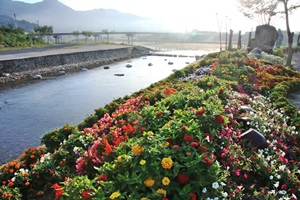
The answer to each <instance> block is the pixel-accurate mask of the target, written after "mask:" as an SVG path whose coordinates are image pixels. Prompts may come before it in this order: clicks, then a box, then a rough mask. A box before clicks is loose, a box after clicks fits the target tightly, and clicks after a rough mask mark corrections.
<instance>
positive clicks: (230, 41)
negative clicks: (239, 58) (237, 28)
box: [228, 29, 233, 51]
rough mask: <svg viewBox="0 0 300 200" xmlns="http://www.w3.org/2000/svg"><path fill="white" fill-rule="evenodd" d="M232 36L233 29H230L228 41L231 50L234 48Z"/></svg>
mask: <svg viewBox="0 0 300 200" xmlns="http://www.w3.org/2000/svg"><path fill="white" fill-rule="evenodd" d="M232 36H233V30H232V29H230V33H229V41H228V50H229V51H231V50H232Z"/></svg>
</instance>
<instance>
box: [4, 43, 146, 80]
mask: <svg viewBox="0 0 300 200" xmlns="http://www.w3.org/2000/svg"><path fill="white" fill-rule="evenodd" d="M149 51H150V49H148V48H144V47H129V46H123V47H119V46H117V47H115V46H112V47H111V48H108V49H98V50H97V49H93V50H86V51H84V49H82V51H80V52H78V51H73V52H72V51H69V52H62V51H59V49H58V50H57V51H56V54H51V53H50V52H49V55H44V54H43V55H42V54H41V53H40V52H35V56H33V57H25V58H24V57H20V58H18V56H17V54H16V56H15V57H16V59H9V60H0V85H1V84H6V83H12V82H13V83H16V82H19V81H24V80H30V79H42V78H43V77H44V76H56V75H63V74H65V73H67V72H73V71H79V70H86V69H89V68H93V67H96V66H101V65H107V64H109V63H112V62H116V61H120V60H125V59H130V58H134V57H140V56H143V55H147V54H148V53H149Z"/></svg>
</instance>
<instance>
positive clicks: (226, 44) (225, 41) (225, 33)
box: [225, 16, 227, 50]
mask: <svg viewBox="0 0 300 200" xmlns="http://www.w3.org/2000/svg"><path fill="white" fill-rule="evenodd" d="M225 18H226V22H225V30H226V33H225V50H227V16H225Z"/></svg>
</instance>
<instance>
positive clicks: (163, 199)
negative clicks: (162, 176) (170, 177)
mask: <svg viewBox="0 0 300 200" xmlns="http://www.w3.org/2000/svg"><path fill="white" fill-rule="evenodd" d="M161 200H169V199H168V198H167V197H164V198H162V199H161Z"/></svg>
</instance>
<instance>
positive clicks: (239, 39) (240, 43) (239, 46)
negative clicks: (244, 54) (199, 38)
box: [237, 31, 242, 49]
mask: <svg viewBox="0 0 300 200" xmlns="http://www.w3.org/2000/svg"><path fill="white" fill-rule="evenodd" d="M241 48H242V36H241V31H239V36H238V45H237V49H241Z"/></svg>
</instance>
